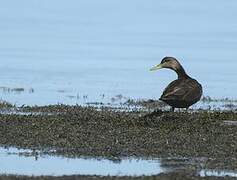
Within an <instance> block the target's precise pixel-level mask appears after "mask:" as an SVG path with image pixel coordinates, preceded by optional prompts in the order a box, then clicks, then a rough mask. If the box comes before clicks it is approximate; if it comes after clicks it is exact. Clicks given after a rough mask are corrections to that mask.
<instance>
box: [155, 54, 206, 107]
mask: <svg viewBox="0 0 237 180" xmlns="http://www.w3.org/2000/svg"><path fill="white" fill-rule="evenodd" d="M161 68H169V69H172V70H174V71H175V72H176V73H177V75H178V79H176V80H174V81H172V82H171V83H170V84H169V85H168V86H167V87H166V88H165V90H164V92H163V94H162V95H161V97H160V100H162V101H164V102H166V103H167V104H169V105H170V106H171V107H172V110H173V111H174V109H175V108H189V106H191V105H193V104H194V103H196V102H198V101H199V100H200V98H201V96H202V86H201V84H200V83H198V81H197V80H195V79H193V78H191V77H189V76H188V75H187V74H186V72H185V70H184V69H183V67H182V66H181V64H180V63H179V62H178V60H177V59H175V58H173V57H165V58H163V59H162V61H161V63H160V64H159V65H156V66H154V67H153V68H152V69H151V70H157V69H161Z"/></svg>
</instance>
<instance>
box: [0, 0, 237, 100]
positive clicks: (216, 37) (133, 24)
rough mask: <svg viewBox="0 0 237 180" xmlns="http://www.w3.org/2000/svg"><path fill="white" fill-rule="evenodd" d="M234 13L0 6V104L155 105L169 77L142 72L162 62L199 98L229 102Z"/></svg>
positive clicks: (104, 5) (189, 4)
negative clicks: (182, 71) (198, 89)
mask: <svg viewBox="0 0 237 180" xmlns="http://www.w3.org/2000/svg"><path fill="white" fill-rule="evenodd" d="M236 9H237V1H236V0H229V1H225V0H219V1H215V0H200V1H189V0H180V1H175V0H166V1H161V0H146V1H144V0H130V1H127V0H114V1H111V0H100V1H98V0H87V1H84V0H71V1H65V0H64V1H63V0H50V1H48V0H21V1H18V0H9V1H3V2H1V6H0V21H1V23H0V39H1V41H0V87H1V88H0V97H1V98H2V99H4V100H7V101H10V102H12V103H16V104H18V105H21V104H31V105H33V104H39V105H42V104H55V103H68V104H75V103H81V102H84V101H98V100H99V101H100V100H102V99H103V100H108V99H110V98H111V97H114V96H115V95H117V94H122V95H124V96H126V97H131V98H158V97H159V96H160V94H161V92H162V90H163V89H164V88H165V86H166V85H167V84H168V83H169V82H170V81H171V80H173V79H174V78H176V75H175V74H174V73H173V72H171V71H168V70H161V71H160V72H153V73H151V72H149V68H150V67H151V66H152V65H154V64H157V63H159V62H160V60H161V58H162V57H164V56H167V55H168V56H175V57H177V58H178V59H180V60H181V62H182V64H183V66H184V67H185V68H186V71H187V72H188V73H189V74H190V75H191V76H193V77H195V78H197V79H198V80H199V81H200V82H201V83H202V84H203V87H204V94H205V95H209V96H211V97H216V98H223V97H228V98H237V95H236V93H235V92H236V90H237V83H236V80H237V79H236V77H237V71H236V67H237V51H236V49H237V21H236V17H237V11H236ZM13 88H24V91H11V90H8V91H6V89H13ZM103 94H104V95H105V96H103Z"/></svg>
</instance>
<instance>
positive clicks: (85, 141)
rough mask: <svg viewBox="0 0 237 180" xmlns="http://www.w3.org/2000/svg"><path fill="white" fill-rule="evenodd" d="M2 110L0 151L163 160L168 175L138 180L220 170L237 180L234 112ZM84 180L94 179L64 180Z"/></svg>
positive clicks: (59, 107) (63, 108)
mask: <svg viewBox="0 0 237 180" xmlns="http://www.w3.org/2000/svg"><path fill="white" fill-rule="evenodd" d="M143 104H146V105H147V103H143ZM2 109H5V110H4V112H5V113H2V114H0V132H1V136H0V144H1V146H2V147H5V148H11V147H17V148H21V149H29V150H31V152H30V153H24V152H23V153H21V155H22V156H32V157H34V158H35V159H36V161H37V159H38V158H39V159H40V158H41V157H43V156H56V157H66V158H69V159H74V158H82V157H83V158H85V159H90V158H94V159H108V160H111V161H112V162H115V163H118V164H119V163H121V162H122V161H123V160H124V159H129V158H130V159H138V160H139V159H144V160H152V159H159V167H161V168H163V169H165V170H162V171H158V165H157V174H155V175H154V174H153V173H156V171H154V170H153V171H152V173H151V175H153V176H151V175H150V176H149V173H148V176H139V177H133V178H134V179H138V178H142V179H153V178H160V179H169V178H170V177H171V176H175V177H176V176H177V177H180V179H185V177H186V178H187V179H188V177H194V179H201V178H207V179H208V178H209V179H212V178H211V177H201V175H202V176H207V175H208V176H213V179H214V178H217V177H216V173H215V171H216V172H217V175H218V172H219V175H220V176H225V175H230V176H233V178H234V177H236V172H237V166H236V165H237V158H236V157H237V124H236V123H237V113H236V111H235V110H233V109H232V110H225V111H224V110H223V111H217V110H213V111H210V110H190V111H180V112H178V111H177V112H169V111H165V110H162V109H161V110H153V111H146V110H145V109H144V108H143V109H139V108H136V109H133V108H131V109H130V110H128V109H124V110H121V109H117V108H113V107H108V106H107V107H103V106H100V107H92V106H80V105H76V106H68V105H51V106H34V107H18V108H17V107H14V106H12V107H11V106H10V105H9V104H7V103H4V104H3V105H2ZM29 166H30V164H29ZM98 166H99V165H98ZM144 168H145V165H144ZM62 171H63V170H62ZM140 171H141V172H142V169H141V170H140ZM208 171H210V172H213V173H210V172H209V173H208ZM222 171H223V172H222ZM95 172H96V171H95ZM108 172H109V171H108ZM144 172H145V171H144ZM225 172H226V174H225ZM228 172H229V173H228ZM121 173H122V172H121ZM221 173H222V174H221ZM23 175H24V174H23ZM72 175H73V174H72ZM79 175H80V173H79ZM95 175H96V173H95ZM118 175H119V174H118ZM125 175H126V174H125ZM145 175H146V173H145ZM79 177H81V178H82V177H83V178H85V179H91V178H93V176H92V175H91V176H89V175H84V176H82V175H81V176H64V177H60V178H62V179H74V178H75V179H76V178H79ZM131 177H132V176H129V177H127V179H129V178H131ZM2 178H4V179H14V178H16V177H15V176H2ZM18 178H20V177H18ZM21 178H25V177H22V176H21ZM35 178H36V179H40V177H35ZM47 178H49V177H47V176H44V177H43V179H47ZM97 178H101V179H111V178H112V177H109V176H103V177H100V176H98V177H97ZM113 178H115V177H113ZM117 178H118V179H119V178H121V177H119V176H118V177H117ZM123 178H124V176H123ZM229 178H231V177H229Z"/></svg>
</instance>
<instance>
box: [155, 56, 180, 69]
mask: <svg viewBox="0 0 237 180" xmlns="http://www.w3.org/2000/svg"><path fill="white" fill-rule="evenodd" d="M162 68H168V69H172V70H174V71H176V72H177V71H179V70H180V69H181V68H182V66H181V65H180V63H179V61H178V60H177V59H175V58H174V57H164V58H163V59H162V60H161V63H160V64H158V65H155V66H153V67H152V68H151V69H150V71H155V70H159V69H162Z"/></svg>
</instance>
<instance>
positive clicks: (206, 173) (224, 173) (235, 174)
mask: <svg viewBox="0 0 237 180" xmlns="http://www.w3.org/2000/svg"><path fill="white" fill-rule="evenodd" d="M199 175H200V176H201V177H206V176H215V177H225V176H229V177H236V178H237V172H232V171H218V170H201V171H200V173H199Z"/></svg>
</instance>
